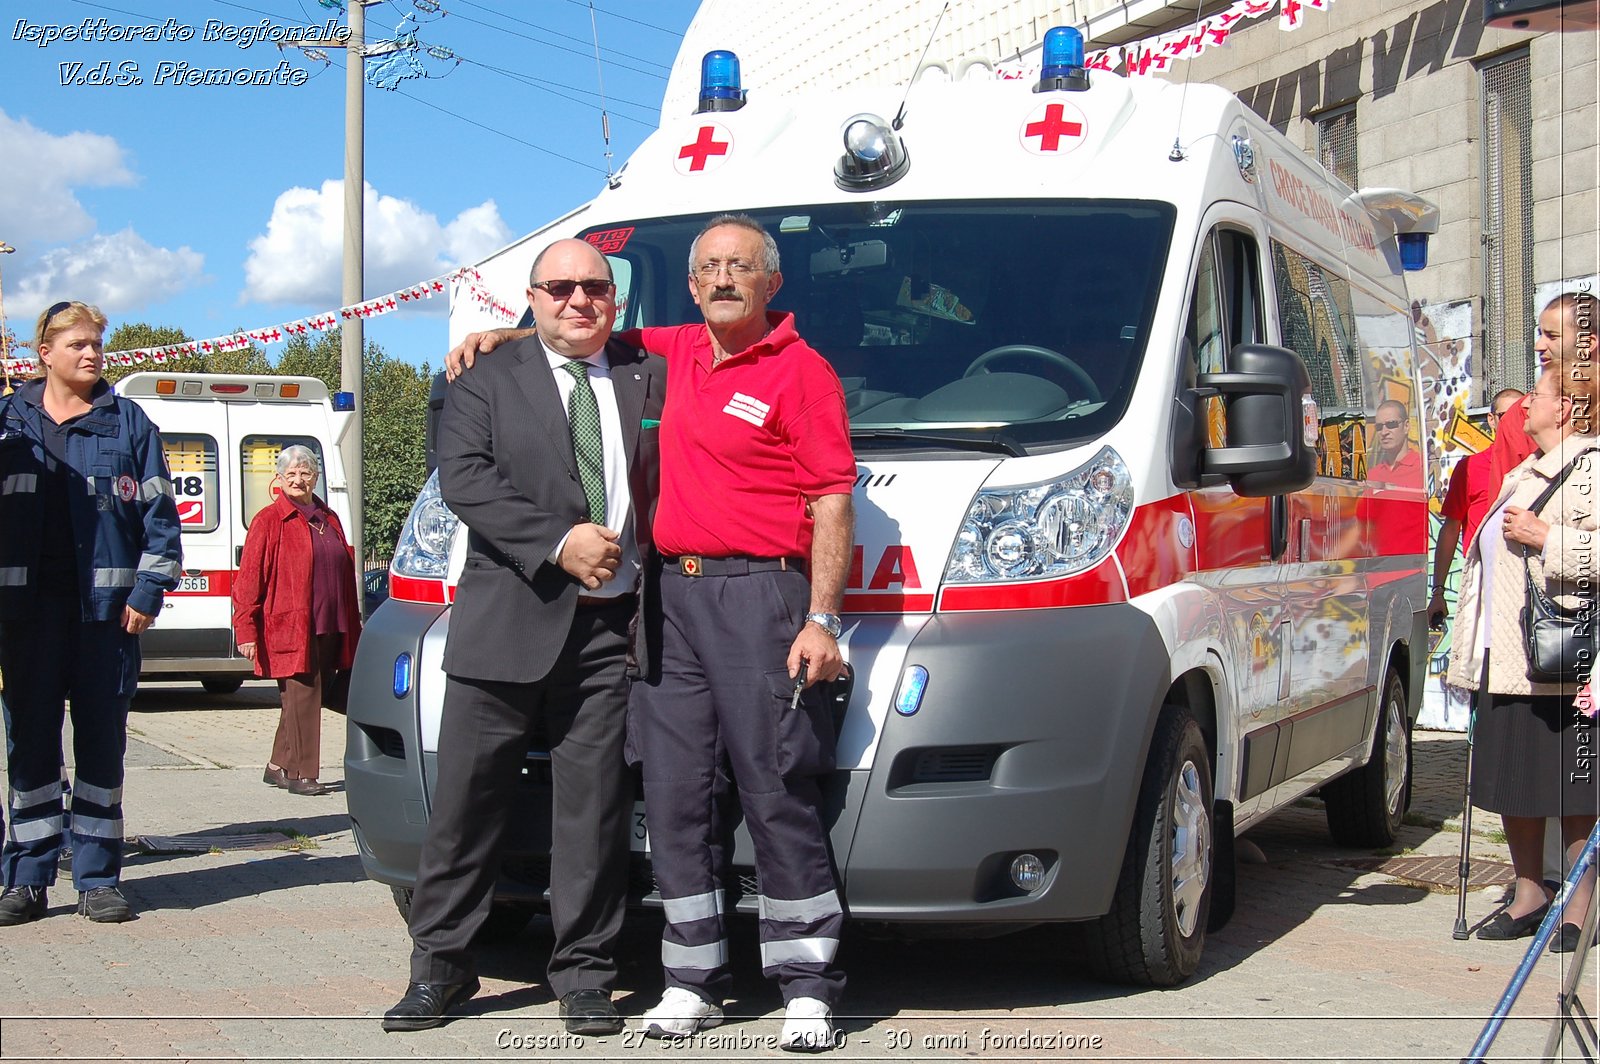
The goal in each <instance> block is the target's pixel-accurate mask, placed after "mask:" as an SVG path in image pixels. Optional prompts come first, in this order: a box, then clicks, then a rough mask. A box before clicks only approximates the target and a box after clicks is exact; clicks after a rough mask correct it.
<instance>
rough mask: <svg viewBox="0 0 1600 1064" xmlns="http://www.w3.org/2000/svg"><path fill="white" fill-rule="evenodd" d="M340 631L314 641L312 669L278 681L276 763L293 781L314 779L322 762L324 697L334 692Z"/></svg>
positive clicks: (274, 754)
mask: <svg viewBox="0 0 1600 1064" xmlns="http://www.w3.org/2000/svg"><path fill="white" fill-rule="evenodd" d="M341 638H342V637H341V636H340V635H339V633H338V632H334V633H332V634H330V635H319V636H315V637H313V638H312V640H311V668H310V669H309V670H308V671H306V672H303V673H298V674H296V675H294V676H286V677H284V678H283V679H280V680H279V681H278V698H279V700H280V701H281V702H282V703H283V709H282V710H280V711H279V713H278V733H277V734H276V735H274V736H273V738H272V763H273V764H274V765H277V766H278V767H279V768H281V769H283V770H284V772H285V773H287V774H288V777H289V778H290V779H292V780H314V779H316V778H317V772H318V771H319V769H318V765H319V763H320V762H321V760H322V706H323V704H324V702H325V701H326V699H324V697H323V694H324V692H327V691H329V690H331V689H332V687H333V678H334V671H335V669H334V667H335V666H336V665H338V663H339V642H340V640H341Z"/></svg>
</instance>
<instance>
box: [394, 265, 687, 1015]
mask: <svg viewBox="0 0 1600 1064" xmlns="http://www.w3.org/2000/svg"><path fill="white" fill-rule="evenodd" d="M529 280H530V284H529V288H528V303H529V305H530V306H531V307H532V309H533V316H534V323H535V327H536V334H535V335H534V336H530V337H527V338H526V339H522V340H519V341H518V342H516V343H515V344H512V345H510V346H508V347H507V349H506V350H507V352H508V357H506V358H497V359H493V360H491V361H490V362H486V363H485V365H484V367H483V368H482V370H480V372H478V373H474V374H472V375H471V376H470V377H468V378H464V379H462V380H459V381H457V382H456V383H455V384H454V385H453V386H452V387H451V388H450V392H449V395H448V397H447V399H446V401H445V410H444V417H443V420H442V423H441V425H440V429H439V485H440V488H441V490H442V491H443V494H444V499H445V502H446V503H448V504H449V506H450V508H451V509H452V510H453V511H454V512H455V513H456V515H457V516H458V517H460V518H461V521H462V523H463V524H465V525H466V526H467V529H468V533H469V535H468V540H467V545H468V550H467V558H466V567H465V571H464V572H463V573H462V576H461V582H460V585H459V587H458V589H457V592H456V598H455V605H454V608H453V610H452V612H451V616H450V635H449V638H448V641H447V642H446V644H445V653H444V670H445V673H446V674H447V681H446V686H445V700H444V714H443V719H442V722H441V724H440V734H439V761H438V765H439V770H438V781H437V786H436V788H435V792H434V804H433V813H432V817H431V819H430V820H429V822H428V831H427V835H426V836H425V838H424V841H423V848H422V855H421V858H420V860H419V862H418V868H417V885H416V890H415V893H414V894H413V897H412V902H411V926H410V930H411V937H412V941H413V943H414V949H413V951H412V955H411V980H412V981H411V984H410V986H409V988H408V989H407V991H406V995H405V997H404V998H402V999H401V1000H400V1002H399V1003H398V1004H397V1005H395V1006H394V1008H392V1009H390V1010H389V1012H388V1013H386V1014H385V1016H384V1019H383V1026H384V1029H385V1030H388V1031H408V1030H421V1029H423V1028H427V1027H434V1026H437V1025H438V1024H439V1023H441V1022H442V1021H443V1019H444V1015H445V1013H446V1012H447V1011H448V1010H449V1008H450V1007H451V1006H452V1005H455V1004H457V1003H460V1002H464V1001H466V1000H467V999H468V998H470V997H471V996H472V995H473V994H475V993H476V992H477V990H478V980H477V978H476V976H475V975H474V974H473V965H472V958H471V951H470V943H471V941H472V937H473V935H474V934H475V933H476V932H477V931H478V929H479V928H480V927H481V926H482V925H483V921H484V918H485V917H486V916H487V915H488V912H489V908H490V904H491V902H492V900H493V895H494V886H495V880H496V877H497V875H498V872H499V867H500V853H501V846H502V840H503V838H504V836H505V833H506V827H507V822H508V820H509V818H510V817H511V816H513V815H514V814H515V808H516V792H517V787H518V778H519V774H520V772H521V770H522V766H523V763H524V759H525V758H526V756H527V752H528V750H529V747H530V745H531V744H532V743H533V742H534V741H535V738H536V736H542V737H543V739H544V741H545V743H546V744H547V745H548V748H549V751H550V761H551V775H552V785H553V797H552V818H551V819H552V825H551V832H552V834H551V838H552V844H551V852H550V862H551V874H550V910H551V919H552V922H553V924H554V927H555V944H554V947H553V948H552V950H551V955H550V966H549V982H550V987H551V990H552V991H553V992H554V993H555V994H556V995H557V996H558V997H559V998H560V1000H561V1016H562V1019H563V1021H564V1022H565V1024H566V1029H567V1030H568V1031H569V1032H572V1033H574V1034H610V1033H615V1032H617V1031H620V1030H621V1029H622V1020H621V1018H620V1017H619V1016H618V1014H617V1010H616V1008H615V1006H613V1005H612V1003H611V989H612V986H613V984H614V982H615V980H616V963H615V961H614V959H613V957H612V947H613V944H614V943H615V941H616V938H617V934H618V932H619V930H620V929H621V926H622V915H623V907H624V895H625V892H626V888H627V875H628V829H629V822H630V819H631V813H632V810H633V797H634V795H633V782H632V776H631V774H630V773H629V772H628V771H627V768H626V766H625V763H624V760H623V755H622V746H623V737H624V722H625V716H626V709H627V698H628V691H627V679H626V676H625V670H626V662H627V657H628V652H629V632H630V622H631V621H632V619H633V617H634V615H635V611H636V609H637V604H638V590H637V589H638V587H639V582H640V581H639V574H640V572H641V559H642V558H644V557H645V556H646V555H647V553H648V551H649V543H650V516H651V510H652V508H653V505H654V499H655V491H656V455H655V443H654V439H653V437H654V436H655V435H656V434H655V432H654V431H645V430H644V429H643V426H644V424H645V423H646V422H651V423H656V424H658V423H659V420H660V417H661V403H662V398H663V396H664V394H665V380H666V377H665V364H664V363H663V362H662V360H661V359H659V358H658V357H655V356H648V355H645V354H644V353H642V352H639V351H635V350H630V349H628V348H626V347H624V346H622V345H620V344H608V343H607V341H608V340H609V338H610V336H611V326H612V323H613V321H614V319H615V317H616V309H617V308H616V287H615V285H613V284H612V277H611V268H610V265H609V263H607V261H606V259H605V257H604V256H603V255H601V254H600V253H599V252H598V251H596V250H595V249H594V248H593V247H591V246H589V245H588V244H585V243H583V242H582V241H579V240H561V241H557V242H556V243H554V244H552V245H550V246H549V247H548V248H546V249H545V250H544V251H543V252H541V253H540V255H539V257H538V258H536V259H535V260H534V264H533V271H532V274H531V276H530V279H529ZM641 437H643V438H641Z"/></svg>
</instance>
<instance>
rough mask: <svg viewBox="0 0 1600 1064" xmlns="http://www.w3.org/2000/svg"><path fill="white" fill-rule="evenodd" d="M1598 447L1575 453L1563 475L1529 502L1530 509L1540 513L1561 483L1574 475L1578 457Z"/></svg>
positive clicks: (1586, 448) (1563, 469) (1563, 468)
mask: <svg viewBox="0 0 1600 1064" xmlns="http://www.w3.org/2000/svg"><path fill="white" fill-rule="evenodd" d="M1597 449H1600V448H1594V447H1585V448H1584V449H1583V450H1581V451H1579V452H1578V453H1577V454H1575V455H1573V456H1572V461H1570V462H1568V463H1567V464H1566V465H1565V466H1563V467H1562V469H1561V475H1560V476H1558V477H1556V479H1555V480H1552V481H1551V482H1550V486H1549V487H1548V488H1545V489H1544V491H1542V492H1540V493H1539V497H1538V498H1537V499H1535V500H1533V502H1531V503H1529V504H1528V509H1530V510H1532V511H1533V512H1534V513H1539V512H1540V511H1541V510H1543V509H1544V504H1545V503H1547V502H1549V501H1550V500H1551V499H1552V498H1553V497H1554V496H1555V493H1556V492H1558V491H1560V490H1561V485H1562V484H1564V483H1566V480H1567V478H1568V477H1570V476H1571V475H1572V471H1573V470H1574V469H1577V468H1578V459H1580V458H1582V457H1583V456H1584V455H1586V454H1588V453H1589V452H1590V451H1593V450H1597Z"/></svg>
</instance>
